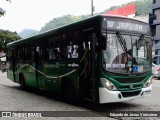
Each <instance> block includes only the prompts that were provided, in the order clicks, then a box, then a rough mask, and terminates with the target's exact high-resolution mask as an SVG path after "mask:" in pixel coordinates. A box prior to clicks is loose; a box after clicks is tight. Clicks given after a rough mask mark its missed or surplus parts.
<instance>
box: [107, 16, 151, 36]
mask: <svg viewBox="0 0 160 120" xmlns="http://www.w3.org/2000/svg"><path fill="white" fill-rule="evenodd" d="M107 28H108V29H114V30H125V31H132V32H140V33H143V34H145V33H148V32H149V26H148V25H147V24H145V23H141V22H138V21H137V22H136V21H134V22H133V21H131V20H125V19H124V20H123V19H120V20H119V21H118V20H107Z"/></svg>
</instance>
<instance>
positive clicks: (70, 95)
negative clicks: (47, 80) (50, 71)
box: [62, 81, 74, 102]
mask: <svg viewBox="0 0 160 120" xmlns="http://www.w3.org/2000/svg"><path fill="white" fill-rule="evenodd" d="M62 93H63V97H64V99H65V100H66V101H67V102H73V101H74V90H73V86H72V84H71V82H70V81H66V82H64V83H63V84H62Z"/></svg>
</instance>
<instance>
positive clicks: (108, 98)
mask: <svg viewBox="0 0 160 120" xmlns="http://www.w3.org/2000/svg"><path fill="white" fill-rule="evenodd" d="M151 90H152V85H150V86H149V87H147V88H142V90H141V92H140V93H139V94H138V95H136V96H131V97H123V95H122V93H121V92H120V91H109V90H107V89H106V88H99V103H111V102H122V101H127V100H133V99H137V98H141V97H145V96H149V95H151Z"/></svg>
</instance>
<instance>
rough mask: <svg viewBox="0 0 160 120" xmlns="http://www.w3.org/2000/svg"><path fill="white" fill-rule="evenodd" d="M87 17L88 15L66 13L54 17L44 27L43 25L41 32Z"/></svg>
mask: <svg viewBox="0 0 160 120" xmlns="http://www.w3.org/2000/svg"><path fill="white" fill-rule="evenodd" d="M86 17H87V16H85V15H82V16H73V15H64V16H62V17H58V18H54V19H53V20H51V21H49V22H48V23H47V24H46V25H45V26H44V27H42V29H41V30H40V32H45V31H48V30H51V29H55V28H58V27H60V26H64V25H67V24H71V23H73V22H76V21H78V20H81V19H84V18H86Z"/></svg>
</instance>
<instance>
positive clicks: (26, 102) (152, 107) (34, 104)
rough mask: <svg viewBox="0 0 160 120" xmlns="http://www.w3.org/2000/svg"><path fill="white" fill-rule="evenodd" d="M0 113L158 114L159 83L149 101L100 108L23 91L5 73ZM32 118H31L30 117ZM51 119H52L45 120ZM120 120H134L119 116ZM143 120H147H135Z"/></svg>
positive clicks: (0, 76) (1, 79)
mask: <svg viewBox="0 0 160 120" xmlns="http://www.w3.org/2000/svg"><path fill="white" fill-rule="evenodd" d="M0 91H1V92H0V110H1V111H92V112H93V113H95V114H96V113H97V112H98V113H101V114H106V113H108V112H107V111H160V102H159V101H160V92H159V91H160V80H157V79H155V80H153V92H152V95H151V96H150V97H148V98H141V99H138V100H132V101H127V102H121V103H109V104H103V105H97V104H92V103H89V102H86V101H85V102H84V101H83V102H78V104H74V105H73V104H68V103H65V102H63V101H62V99H61V98H59V97H57V96H56V97H54V96H52V93H49V94H46V92H44V91H39V90H35V89H30V90H28V91H22V90H20V88H19V84H16V83H13V82H12V81H10V80H8V79H7V78H6V73H4V74H3V73H1V72H0ZM30 119H32V118H30ZM45 119H52V118H45ZM55 119H60V120H61V119H67V120H69V119H76V120H77V119H80V120H82V119H85V120H88V119H95V120H97V119H99V120H103V119H106V120H110V119H111V120H112V119H114V118H109V117H103V118H102V117H96V118H95V117H84V118H81V117H78V118H77V117H76V118H65V117H63V118H62V117H56V118H55ZM121 119H124V120H126V119H128V120H130V119H132V120H134V119H137V118H131V117H129V118H127V117H125V118H124V117H122V118H121ZM138 119H141V120H145V119H146V118H138ZM147 119H148V120H153V119H155V120H157V119H159V118H153V117H152V118H149V117H147Z"/></svg>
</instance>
